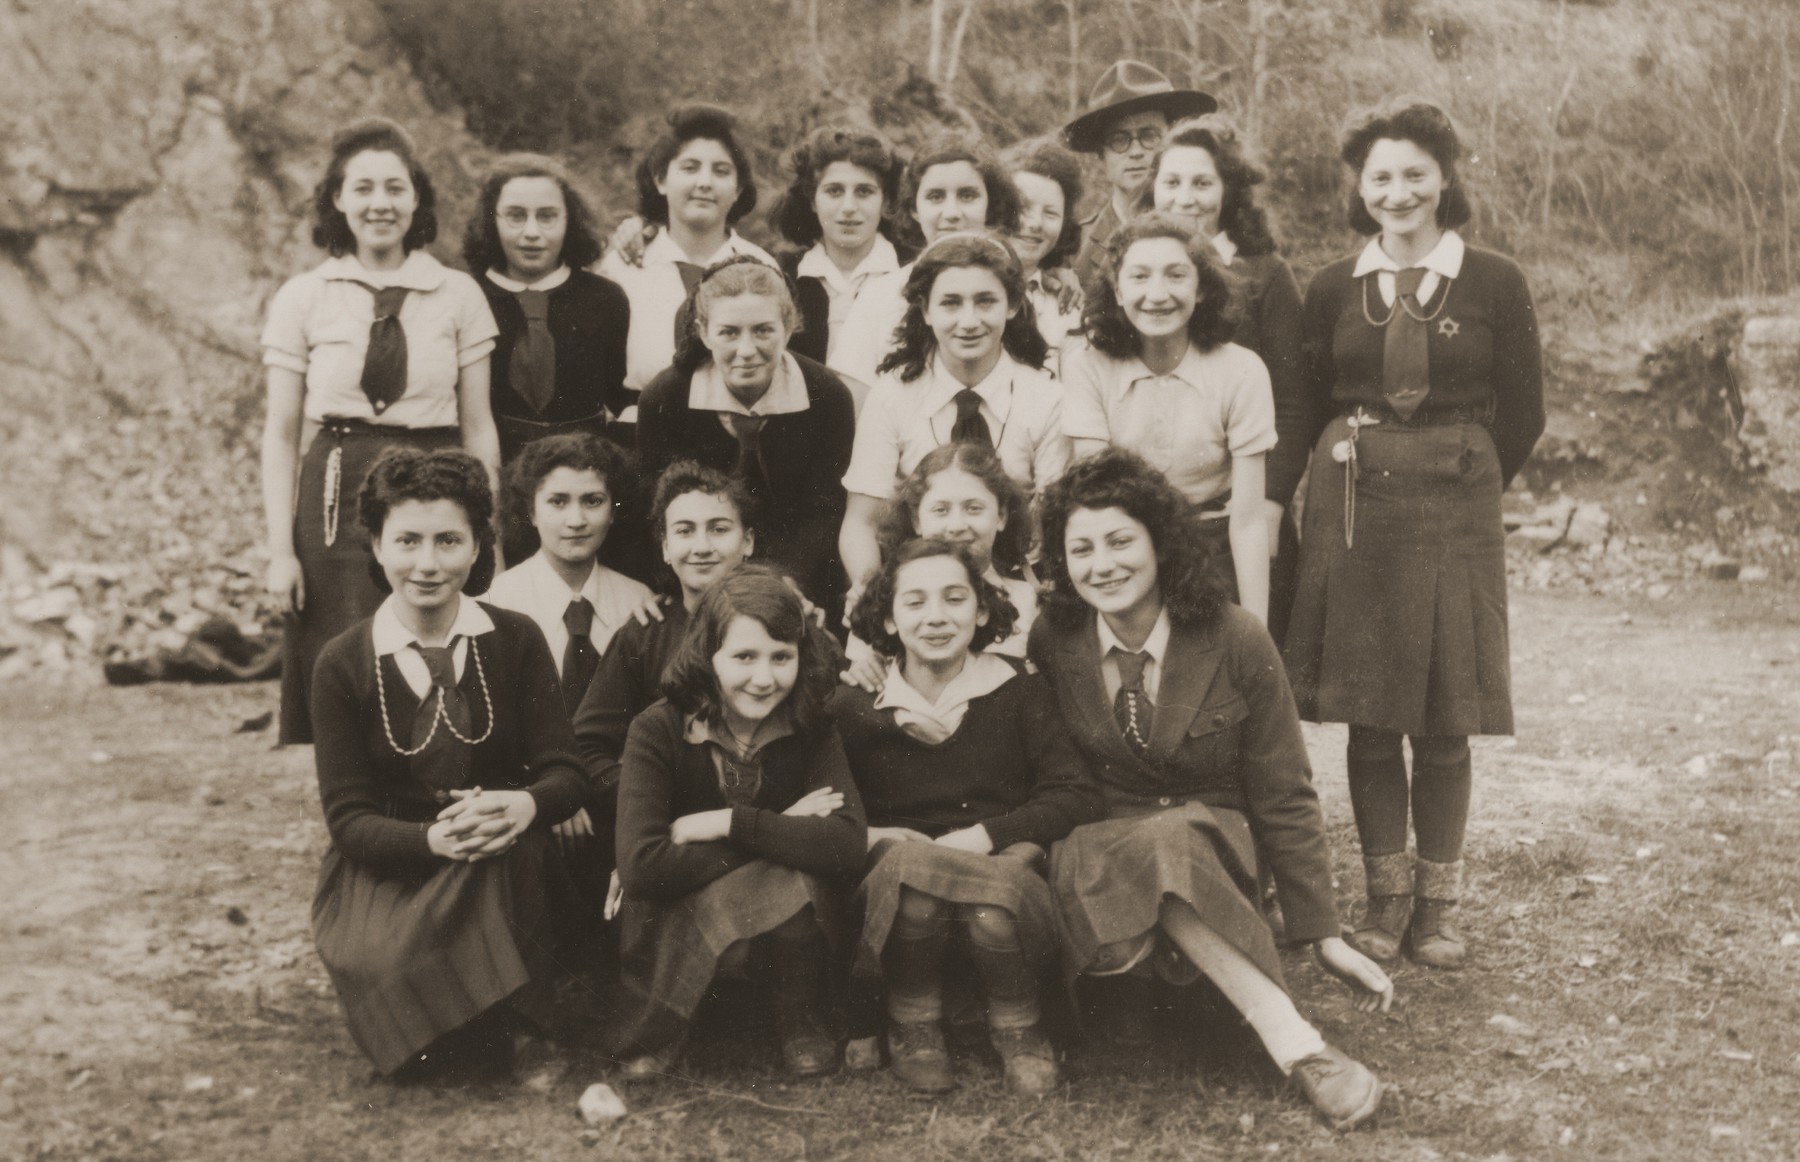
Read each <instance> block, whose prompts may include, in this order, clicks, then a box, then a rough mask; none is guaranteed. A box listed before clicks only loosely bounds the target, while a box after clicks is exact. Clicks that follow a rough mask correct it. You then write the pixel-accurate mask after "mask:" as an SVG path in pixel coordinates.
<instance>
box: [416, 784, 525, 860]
mask: <svg viewBox="0 0 1800 1162" xmlns="http://www.w3.org/2000/svg"><path fill="white" fill-rule="evenodd" d="M450 799H451V802H450V803H449V804H448V805H447V806H446V807H445V808H444V809H443V810H442V811H439V812H438V817H437V822H435V823H433V824H432V825H431V826H430V827H428V828H426V829H425V841H426V843H427V844H428V845H429V846H430V848H431V851H432V854H434V855H440V856H443V857H444V858H445V859H453V860H457V861H459V862H462V863H474V862H475V861H476V860H481V859H486V858H488V857H489V856H495V855H500V854H502V853H504V852H505V851H506V850H507V849H508V848H510V847H512V845H513V844H515V843H517V842H518V841H519V836H521V835H523V834H524V833H525V829H526V828H527V827H530V826H531V822H532V820H534V819H536V818H537V800H536V799H534V798H532V797H531V794H530V792H528V791H484V790H482V789H481V788H480V787H473V788H470V789H469V790H466V791H451V792H450Z"/></svg>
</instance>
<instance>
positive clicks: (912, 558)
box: [833, 538, 1099, 1095]
mask: <svg viewBox="0 0 1800 1162" xmlns="http://www.w3.org/2000/svg"><path fill="white" fill-rule="evenodd" d="M982 572H983V570H982V569H981V568H980V567H979V566H977V565H976V564H975V560H974V558H973V556H972V555H971V554H970V553H969V551H968V550H967V549H965V548H962V547H960V546H957V545H953V544H951V543H950V542H949V541H946V540H941V539H938V538H927V539H920V540H913V541H909V542H907V543H906V544H905V545H902V546H901V547H900V548H898V549H897V550H896V551H895V552H893V553H892V554H890V555H889V556H888V558H887V559H886V561H885V562H884V563H883V565H882V568H881V571H880V572H879V573H877V574H876V575H875V576H874V578H872V579H871V580H870V583H869V587H868V589H867V590H866V591H865V592H864V594H863V598H862V600H861V601H860V602H858V604H857V607H856V610H855V613H854V616H853V625H854V627H855V629H856V632H857V634H858V635H860V636H861V637H863V638H864V639H865V640H868V641H870V642H872V643H874V644H875V646H876V647H877V648H879V649H881V650H882V652H883V653H885V654H887V655H888V656H890V657H893V658H895V659H896V660H895V661H894V662H893V663H892V665H891V666H890V667H889V669H888V673H887V680H886V682H885V684H884V685H883V687H882V690H881V692H880V693H879V694H869V693H867V692H866V691H863V690H860V689H849V690H842V691H839V693H838V695H837V699H836V701H835V702H834V704H833V714H834V716H835V717H836V719H837V723H838V729H839V731H840V732H841V733H842V735H843V738H844V748H845V751H846V752H847V753H848V755H849V757H850V767H851V769H852V770H853V771H855V773H856V780H857V786H858V787H859V788H861V790H862V792H863V795H864V797H865V802H866V803H867V805H868V810H869V818H870V824H871V825H870V827H869V833H868V834H869V848H870V860H869V864H870V866H869V871H868V873H867V875H866V876H865V877H864V879H863V883H862V887H861V888H860V889H858V900H859V902H860V903H861V904H862V909H861V911H862V914H863V925H862V939H861V942H860V944H859V946H858V949H857V955H856V963H855V968H854V970H853V971H854V972H855V973H856V975H858V976H859V977H862V978H865V979H866V978H872V977H880V976H883V975H885V977H886V983H887V1012H888V1020H889V1024H888V1052H889V1056H890V1058H891V1059H892V1062H893V1068H894V1073H895V1075H896V1076H897V1077H898V1078H899V1079H900V1080H901V1081H902V1082H903V1083H904V1084H906V1085H907V1086H909V1087H910V1088H912V1089H916V1090H920V1091H923V1092H928V1093H942V1092H945V1091H947V1090H949V1089H951V1088H952V1087H954V1085H955V1080H954V1078H953V1076H952V1074H951V1071H950V1059H949V1054H948V1052H947V1050H946V1048H945V1044H944V1034H943V1027H942V1020H943V1015H944V1013H943V992H944V962H945V957H946V954H947V952H948V951H949V946H950V944H951V942H952V941H953V940H956V939H960V940H961V941H963V942H964V943H965V945H966V948H967V954H968V956H969V959H970V960H971V961H972V962H973V963H974V966H975V970H976V975H977V976H978V977H979V978H980V984H981V990H982V993H983V994H984V996H985V999H986V1002H987V1015H988V1025H989V1031H990V1035H991V1037H992V1039H993V1043H994V1048H995V1050H996V1051H997V1052H998V1053H999V1055H1000V1058H1001V1060H1002V1061H1003V1062H1004V1063H1005V1067H1006V1083H1007V1087H1008V1088H1009V1089H1011V1090H1013V1091H1014V1092H1016V1093H1024V1094H1035V1095H1041V1094H1044V1093H1047V1092H1048V1091H1049V1090H1050V1089H1052V1088H1053V1087H1054V1086H1055V1085H1056V1084H1057V1081H1058V1070H1057V1064H1056V1053H1055V1050H1054V1049H1053V1048H1052V1047H1051V1045H1050V1042H1049V1039H1048V1038H1046V1037H1045V1036H1044V1033H1043V1031H1042V1029H1041V1028H1040V1027H1039V1020H1040V1016H1041V1014H1040V1011H1039V1000H1038V991H1039V980H1040V978H1041V977H1042V976H1044V975H1045V972H1046V970H1047V969H1048V968H1049V967H1050V966H1051V964H1052V963H1053V961H1054V957H1055V926H1054V925H1055V920H1054V912H1053V908H1052V903H1051V899H1050V891H1049V887H1048V885H1047V884H1045V882H1044V880H1043V876H1042V866H1043V859H1044V853H1045V851H1046V849H1047V848H1048V847H1049V845H1050V844H1051V843H1053V842H1055V841H1056V840H1058V839H1061V838H1062V837H1063V836H1064V835H1066V834H1068V832H1069V829H1070V828H1072V827H1074V826H1075V825H1076V824H1078V823H1081V822H1084V821H1085V820H1087V819H1090V818H1093V817H1095V816H1096V815H1097V813H1098V809H1099V799H1098V796H1097V795H1096V794H1095V793H1094V791H1093V788H1092V787H1091V785H1090V784H1089V783H1088V780H1087V777H1086V772H1085V770H1084V769H1083V767H1082V765H1081V762H1080V760H1079V758H1078V757H1077V756H1076V753H1075V750H1074V748H1073V746H1072V745H1071V744H1070V742H1069V739H1068V735H1067V734H1066V733H1065V732H1064V730H1063V727H1062V724H1061V721H1060V719H1059V717H1058V715H1057V711H1056V699H1055V696H1054V695H1053V694H1052V693H1051V691H1050V689H1049V687H1048V686H1047V685H1046V684H1044V682H1043V681H1042V679H1040V678H1039V677H1037V676H1036V675H1025V674H1023V673H1021V672H1020V669H1019V668H1018V665H1017V663H1014V662H1012V661H1009V660H1007V659H1004V658H1000V657H996V656H993V655H991V654H986V653H983V652H981V651H982V649H983V648H984V647H985V646H987V645H988V644H990V643H991V642H994V641H997V640H999V639H1001V638H1004V637H1006V636H1007V635H1008V634H1009V633H1010V632H1011V630H1012V621H1013V610H1012V607H1011V606H1010V605H1009V604H1008V603H1007V601H1006V598H1005V595H1004V594H1002V593H1001V592H1000V590H999V589H997V588H996V587H994V586H993V585H991V584H989V583H988V582H987V581H986V580H985V579H984V578H983V577H982Z"/></svg>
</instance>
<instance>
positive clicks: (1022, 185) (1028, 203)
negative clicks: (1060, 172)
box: [1013, 171, 1069, 270]
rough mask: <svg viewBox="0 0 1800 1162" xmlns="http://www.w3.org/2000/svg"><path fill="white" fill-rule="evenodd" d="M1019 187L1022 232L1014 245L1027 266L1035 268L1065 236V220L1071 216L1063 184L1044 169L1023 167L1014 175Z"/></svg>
mask: <svg viewBox="0 0 1800 1162" xmlns="http://www.w3.org/2000/svg"><path fill="white" fill-rule="evenodd" d="M1013 185H1015V186H1017V187H1019V206H1020V211H1019V232H1018V234H1017V235H1015V236H1014V238H1013V249H1014V250H1016V251H1018V254H1019V261H1020V262H1022V263H1024V264H1025V269H1026V270H1034V269H1036V268H1037V265H1038V264H1039V263H1040V262H1042V261H1043V260H1044V255H1046V254H1048V253H1050V249H1051V247H1053V246H1055V245H1056V240H1057V239H1058V238H1060V237H1061V236H1062V229H1063V221H1064V219H1065V218H1066V217H1067V216H1068V209H1069V208H1068V206H1067V205H1066V204H1065V203H1066V201H1067V199H1065V198H1064V197H1063V188H1062V186H1060V185H1059V184H1057V182H1056V181H1055V179H1053V178H1047V177H1045V176H1044V175H1043V174H1041V173H1025V172H1024V171H1020V172H1019V173H1016V174H1014V175H1013Z"/></svg>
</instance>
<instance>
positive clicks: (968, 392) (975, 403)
mask: <svg viewBox="0 0 1800 1162" xmlns="http://www.w3.org/2000/svg"><path fill="white" fill-rule="evenodd" d="M980 414H981V394H980V393H979V392H977V391H976V390H975V389H974V388H972V387H965V388H963V389H962V390H961V391H959V392H957V393H956V418H957V419H959V420H963V419H969V418H971V417H973V416H978V415H980Z"/></svg>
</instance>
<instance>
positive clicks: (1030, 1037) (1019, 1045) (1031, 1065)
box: [988, 1025, 1062, 1097]
mask: <svg viewBox="0 0 1800 1162" xmlns="http://www.w3.org/2000/svg"><path fill="white" fill-rule="evenodd" d="M988 1037H989V1038H990V1039H991V1040H992V1041H993V1043H994V1052H996V1053H998V1054H1000V1060H1001V1061H1002V1062H1004V1063H1005V1065H1006V1088H1007V1089H1010V1090H1011V1091H1012V1092H1014V1093H1016V1094H1019V1095H1020V1096H1021V1097H1043V1096H1044V1095H1045V1094H1047V1093H1049V1092H1050V1091H1051V1090H1054V1089H1055V1088H1056V1087H1057V1085H1058V1083H1060V1082H1061V1081H1062V1071H1061V1070H1060V1069H1058V1068H1057V1065H1056V1050H1055V1049H1054V1048H1053V1047H1052V1046H1051V1044H1050V1038H1048V1037H1046V1036H1044V1031H1043V1030H1042V1029H1040V1028H1038V1027H1037V1026H1036V1025H1027V1026H1026V1027H1025V1028H1023V1029H989V1030H988Z"/></svg>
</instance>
